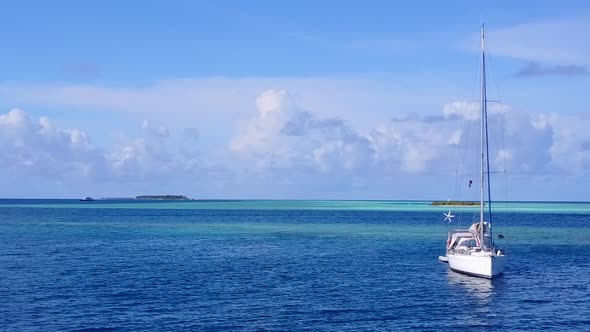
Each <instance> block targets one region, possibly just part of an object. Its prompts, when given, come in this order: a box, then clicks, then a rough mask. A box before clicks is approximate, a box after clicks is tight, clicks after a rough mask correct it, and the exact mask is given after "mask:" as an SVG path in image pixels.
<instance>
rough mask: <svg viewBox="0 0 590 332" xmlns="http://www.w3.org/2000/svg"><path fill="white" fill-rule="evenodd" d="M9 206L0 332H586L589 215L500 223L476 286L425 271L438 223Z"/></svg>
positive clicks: (308, 213)
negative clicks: (499, 268) (488, 269)
mask: <svg viewBox="0 0 590 332" xmlns="http://www.w3.org/2000/svg"><path fill="white" fill-rule="evenodd" d="M21 203H22V204H23V205H22V206H18V205H19V204H21ZM24 203H27V202H26V201H24ZM24 203H23V202H20V201H19V202H16V203H15V202H11V204H10V205H5V206H3V205H2V204H1V202H0V246H1V248H0V250H1V251H0V329H1V330H3V331H57V330H68V331H71V330H74V331H78V330H79V331H100V330H113V331H145V330H158V331H191V330H194V331H219V330H227V331H304V330H306V331H360V330H371V331H391V330H409V329H412V330H428V331H441V330H443V331H483V330H486V331H490V330H501V331H512V330H541V329H543V328H546V329H548V330H571V331H584V330H586V331H590V292H589V282H590V237H589V236H590V215H588V214H568V213H563V212H560V213H555V214H552V213H509V212H504V213H500V214H499V215H498V216H497V218H498V220H499V221H498V223H497V224H496V225H497V226H496V231H497V232H501V233H503V234H504V235H505V239H503V240H502V241H503V242H502V243H501V244H502V245H504V246H505V247H506V248H507V249H508V251H509V254H510V255H511V257H510V261H509V264H508V266H507V268H506V271H505V274H504V275H503V276H502V277H500V278H497V279H494V280H492V281H489V280H485V279H478V278H473V277H468V276H463V275H459V274H456V273H454V272H450V271H448V270H447V266H446V265H445V264H443V263H440V262H438V260H437V257H438V256H439V255H441V254H443V253H444V245H445V240H446V231H447V229H448V226H446V225H445V224H444V223H443V222H442V218H441V214H440V211H427V210H420V211H377V210H371V209H367V210H346V209H338V210H322V209H311V210H290V209H269V208H265V209H257V208H255V207H256V205H255V204H253V208H252V209H208V208H186V209H183V208H174V209H172V208H158V206H150V208H145V206H143V205H138V206H137V207H129V206H124V207H121V208H117V206H116V204H112V205H109V206H108V208H89V207H88V206H87V205H86V206H82V205H81V204H84V203H72V204H70V206H63V205H59V206H55V205H52V203H47V206H44V205H43V204H37V205H35V206H26V205H25V204H24ZM37 203H39V202H37ZM41 203H42V202H41ZM153 204H158V203H153ZM15 205H16V206H15ZM162 207H164V205H162ZM502 223H503V224H502Z"/></svg>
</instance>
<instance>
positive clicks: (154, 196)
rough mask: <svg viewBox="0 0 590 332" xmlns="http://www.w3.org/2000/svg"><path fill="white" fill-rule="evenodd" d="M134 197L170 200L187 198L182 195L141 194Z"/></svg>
mask: <svg viewBox="0 0 590 332" xmlns="http://www.w3.org/2000/svg"><path fill="white" fill-rule="evenodd" d="M135 199H151V200H172V201H180V200H183V201H184V200H188V198H187V197H186V196H184V195H141V196H137V197H135Z"/></svg>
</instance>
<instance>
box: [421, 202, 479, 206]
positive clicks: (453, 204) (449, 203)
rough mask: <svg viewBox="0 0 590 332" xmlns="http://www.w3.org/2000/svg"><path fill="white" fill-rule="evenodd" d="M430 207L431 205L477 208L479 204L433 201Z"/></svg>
mask: <svg viewBox="0 0 590 332" xmlns="http://www.w3.org/2000/svg"><path fill="white" fill-rule="evenodd" d="M430 205H433V206H479V202H464V201H434V202H432V203H431V204H430Z"/></svg>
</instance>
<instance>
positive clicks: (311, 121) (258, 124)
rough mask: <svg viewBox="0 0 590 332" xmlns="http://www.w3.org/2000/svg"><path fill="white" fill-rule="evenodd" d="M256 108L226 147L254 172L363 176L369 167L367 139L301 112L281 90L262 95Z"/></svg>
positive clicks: (370, 155)
mask: <svg viewBox="0 0 590 332" xmlns="http://www.w3.org/2000/svg"><path fill="white" fill-rule="evenodd" d="M256 105H257V109H258V114H257V116H256V117H254V118H253V119H251V120H250V121H249V122H247V123H245V124H243V125H242V127H241V129H240V131H239V133H238V134H237V136H236V137H234V139H233V140H232V141H231V144H230V149H231V151H233V152H234V153H235V154H236V155H238V156H240V157H241V158H242V159H243V160H244V161H245V162H246V163H248V164H250V165H252V166H253V167H254V168H256V169H259V170H264V169H269V168H279V169H292V168H299V169H300V170H303V169H307V170H309V171H321V172H363V171H367V170H368V168H369V167H370V166H371V165H372V163H373V159H374V155H375V151H374V148H373V145H372V143H371V141H370V139H369V138H368V137H366V136H365V135H362V134H360V133H358V132H357V131H355V130H354V129H352V128H351V127H350V126H349V125H348V124H347V123H345V122H344V121H342V120H340V119H330V118H328V119H325V118H320V117H318V116H317V115H315V114H314V113H311V112H309V111H305V110H303V109H301V108H300V107H299V106H298V105H297V104H296V102H295V101H294V99H293V97H292V96H291V95H290V94H289V93H288V92H287V91H285V90H267V91H265V92H263V93H262V94H260V95H259V96H258V98H257V99H256Z"/></svg>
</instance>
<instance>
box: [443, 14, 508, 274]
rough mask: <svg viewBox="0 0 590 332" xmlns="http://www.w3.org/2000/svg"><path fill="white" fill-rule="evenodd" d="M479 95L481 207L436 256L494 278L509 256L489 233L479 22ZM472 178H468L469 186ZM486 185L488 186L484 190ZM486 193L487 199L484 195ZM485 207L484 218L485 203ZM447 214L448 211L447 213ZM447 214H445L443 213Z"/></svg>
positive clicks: (483, 60)
mask: <svg viewBox="0 0 590 332" xmlns="http://www.w3.org/2000/svg"><path fill="white" fill-rule="evenodd" d="M480 93H481V95H480V96H481V99H480V115H481V116H480V130H481V133H480V134H481V150H480V209H479V220H478V221H476V222H475V223H473V224H472V225H471V227H469V229H458V230H453V231H451V232H449V235H448V239H447V247H446V256H441V257H439V259H440V260H441V261H444V262H448V263H449V267H450V268H451V269H452V270H453V271H456V272H460V273H464V274H469V275H473V276H478V277H484V278H490V279H491V278H494V277H496V276H498V275H501V274H502V273H503V272H504V267H505V265H506V262H507V260H508V257H507V255H506V253H505V252H504V251H502V250H500V249H498V248H497V247H496V245H495V243H494V238H493V236H492V205H491V202H492V199H491V188H490V162H489V160H490V158H489V157H490V153H489V144H488V137H489V135H488V110H487V102H488V101H487V95H486V55H485V35H484V26H483V25H482V26H481V92H480ZM471 184H472V181H471V180H469V186H470V187H471ZM486 189H487V190H486ZM486 194H487V201H486V199H485V196H486ZM486 205H487V207H488V213H487V221H486V220H485V219H484V218H485V213H484V212H485V206H486ZM448 214H449V215H450V211H449V213H448ZM445 216H447V214H445Z"/></svg>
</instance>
